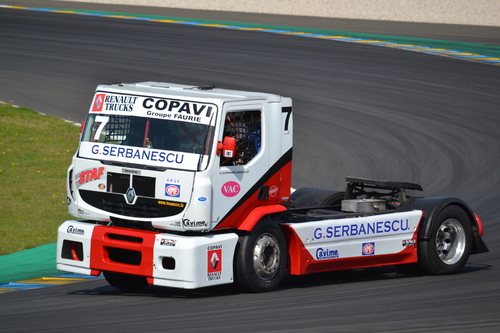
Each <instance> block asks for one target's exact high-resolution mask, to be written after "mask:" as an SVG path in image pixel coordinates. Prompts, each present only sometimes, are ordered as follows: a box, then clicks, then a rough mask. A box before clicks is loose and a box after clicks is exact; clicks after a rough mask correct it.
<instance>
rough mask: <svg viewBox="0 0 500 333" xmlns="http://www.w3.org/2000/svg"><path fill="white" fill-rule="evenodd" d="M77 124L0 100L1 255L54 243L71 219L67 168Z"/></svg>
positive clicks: (69, 162)
mask: <svg viewBox="0 0 500 333" xmlns="http://www.w3.org/2000/svg"><path fill="white" fill-rule="evenodd" d="M78 132H79V128H78V127H77V126H75V125H74V124H72V123H69V122H66V121H64V120H62V119H59V118H55V117H51V116H47V115H42V114H39V113H37V112H34V111H32V110H29V109H25V108H18V107H13V106H11V105H9V104H1V103H0V189H1V193H2V195H1V199H0V255H4V254H9V253H12V252H17V251H21V250H24V249H29V248H33V247H36V246H39V245H43V244H47V243H53V242H55V241H56V238H57V228H58V226H59V225H60V224H61V223H62V222H63V221H65V220H67V219H69V218H71V215H69V214H68V211H67V207H66V170H67V168H68V166H69V165H70V164H71V158H72V156H73V154H74V153H75V151H76V148H77V147H78V137H79V135H78Z"/></svg>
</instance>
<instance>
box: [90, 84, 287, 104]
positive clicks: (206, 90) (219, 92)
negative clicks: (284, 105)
mask: <svg viewBox="0 0 500 333" xmlns="http://www.w3.org/2000/svg"><path fill="white" fill-rule="evenodd" d="M96 91H106V92H114V93H120V94H131V95H148V96H149V95H151V96H158V97H160V96H161V97H170V98H183V99H190V100H205V101H206V100H207V99H214V100H231V101H239V100H242V101H243V100H245V101H246V100H257V99H259V100H262V99H265V100H267V101H268V102H280V101H281V96H279V95H275V94H268V93H263V92H252V91H240V90H230V89H221V88H217V87H216V86H195V85H185V84H177V83H168V82H153V81H148V82H138V83H112V84H106V85H99V86H98V87H97V89H96Z"/></svg>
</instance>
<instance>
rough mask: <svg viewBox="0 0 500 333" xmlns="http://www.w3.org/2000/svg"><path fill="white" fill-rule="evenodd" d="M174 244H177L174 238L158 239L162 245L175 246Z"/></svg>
mask: <svg viewBox="0 0 500 333" xmlns="http://www.w3.org/2000/svg"><path fill="white" fill-rule="evenodd" d="M175 244H177V241H176V240H175V239H168V238H162V239H161V241H160V245H164V246H175Z"/></svg>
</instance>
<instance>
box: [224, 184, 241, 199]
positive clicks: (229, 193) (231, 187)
mask: <svg viewBox="0 0 500 333" xmlns="http://www.w3.org/2000/svg"><path fill="white" fill-rule="evenodd" d="M240 190H241V187H240V184H238V183H237V182H233V181H231V182H227V183H225V184H224V185H222V187H221V192H222V195H224V196H225V197H234V196H236V195H238V193H240Z"/></svg>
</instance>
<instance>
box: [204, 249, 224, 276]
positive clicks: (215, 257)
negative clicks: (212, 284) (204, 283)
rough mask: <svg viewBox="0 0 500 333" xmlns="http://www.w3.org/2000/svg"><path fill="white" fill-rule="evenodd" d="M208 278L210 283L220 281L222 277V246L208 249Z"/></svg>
mask: <svg viewBox="0 0 500 333" xmlns="http://www.w3.org/2000/svg"><path fill="white" fill-rule="evenodd" d="M207 250H208V251H207V260H208V263H207V278H208V281H212V280H220V279H221V277H222V245H211V246H208V247H207Z"/></svg>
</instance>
